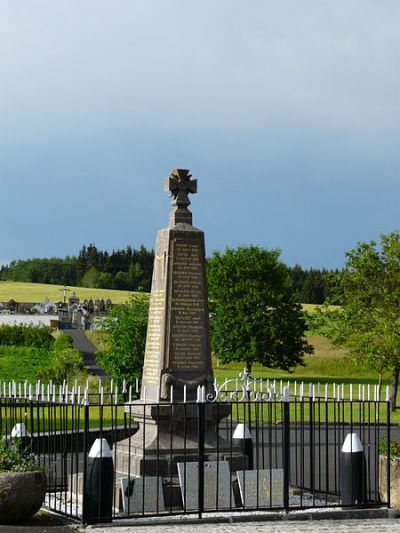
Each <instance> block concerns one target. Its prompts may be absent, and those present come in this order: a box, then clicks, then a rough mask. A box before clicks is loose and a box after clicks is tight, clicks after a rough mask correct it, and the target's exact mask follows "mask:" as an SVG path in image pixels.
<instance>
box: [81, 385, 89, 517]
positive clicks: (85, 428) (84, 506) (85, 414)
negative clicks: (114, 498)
mask: <svg viewBox="0 0 400 533" xmlns="http://www.w3.org/2000/svg"><path fill="white" fill-rule="evenodd" d="M88 398H89V396H88V393H87V390H85V399H84V406H83V480H82V524H86V523H87V514H88V513H87V501H86V497H85V492H86V491H85V487H86V483H87V463H88V451H89V400H88Z"/></svg>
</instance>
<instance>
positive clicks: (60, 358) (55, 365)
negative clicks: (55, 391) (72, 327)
mask: <svg viewBox="0 0 400 533" xmlns="http://www.w3.org/2000/svg"><path fill="white" fill-rule="evenodd" d="M54 354H55V355H54V358H53V361H52V363H51V364H50V365H49V366H47V367H45V368H41V369H40V370H38V371H37V373H36V378H37V379H41V380H43V381H50V380H52V381H53V382H54V383H62V382H63V380H64V379H65V380H71V379H72V378H75V377H77V376H78V375H79V374H81V373H82V372H83V370H84V362H83V358H82V355H81V353H80V352H79V351H78V350H75V349H74V348H72V338H71V337H70V336H69V335H66V334H64V333H63V334H61V335H60V336H59V337H58V338H57V339H56V341H55V342H54Z"/></svg>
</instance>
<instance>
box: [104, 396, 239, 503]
mask: <svg viewBox="0 0 400 533" xmlns="http://www.w3.org/2000/svg"><path fill="white" fill-rule="evenodd" d="M202 407H203V408H204V422H203V424H202V426H201V427H199V422H198V421H199V404H184V403H181V404H168V403H158V404H151V405H149V404H144V403H142V402H141V401H138V402H133V403H131V404H126V405H125V412H126V413H127V414H129V415H130V416H132V417H133V418H134V419H135V422H138V423H139V431H138V432H137V433H136V434H135V435H134V436H133V437H131V438H129V439H125V440H123V441H120V442H118V443H117V444H116V446H115V447H114V462H115V469H116V473H117V475H121V474H122V475H126V476H128V475H129V476H156V477H161V478H162V480H163V487H164V494H166V495H167V494H169V495H170V496H169V497H168V498H166V499H167V500H169V502H168V501H166V505H170V504H172V505H173V506H175V505H181V503H180V502H179V499H180V490H179V481H178V470H177V463H193V462H196V463H197V462H198V461H199V438H198V436H199V430H200V431H202V432H203V435H204V455H203V460H204V461H227V462H228V463H229V465H230V469H231V472H235V471H237V470H244V469H247V468H248V461H247V457H246V456H245V455H244V454H243V452H242V451H241V449H240V447H239V446H236V445H235V444H234V443H233V442H232V441H228V440H226V439H224V438H223V437H221V435H220V432H219V431H218V427H219V424H220V423H221V421H222V420H223V419H224V418H226V417H227V416H229V414H230V410H231V406H230V405H229V404H225V403H208V404H203V406H202Z"/></svg>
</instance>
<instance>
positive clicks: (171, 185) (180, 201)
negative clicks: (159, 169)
mask: <svg viewBox="0 0 400 533" xmlns="http://www.w3.org/2000/svg"><path fill="white" fill-rule="evenodd" d="M191 177H192V176H191V174H189V170H186V169H182V168H177V169H176V170H174V171H173V172H172V173H171V175H170V176H169V177H168V178H166V179H165V191H169V192H170V193H171V197H172V202H171V204H172V206H173V210H172V213H171V215H170V225H171V226H174V225H175V224H178V223H180V222H186V223H187V224H191V223H192V213H191V212H190V211H189V209H188V207H189V205H190V200H189V194H190V193H192V194H195V193H196V192H197V180H192V179H191Z"/></svg>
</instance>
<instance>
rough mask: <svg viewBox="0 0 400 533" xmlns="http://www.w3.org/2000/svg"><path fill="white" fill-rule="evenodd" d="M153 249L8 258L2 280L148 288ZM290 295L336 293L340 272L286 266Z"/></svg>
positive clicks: (308, 297) (90, 248)
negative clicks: (49, 256) (12, 259)
mask: <svg viewBox="0 0 400 533" xmlns="http://www.w3.org/2000/svg"><path fill="white" fill-rule="evenodd" d="M153 260H154V251H153V250H148V249H146V248H145V247H144V246H141V247H140V248H138V249H135V248H132V247H131V246H127V247H126V248H123V249H121V250H113V251H112V252H111V253H109V252H107V251H103V250H99V249H98V248H97V247H96V246H95V245H94V244H89V245H87V246H82V248H81V249H80V250H79V253H78V255H77V256H67V257H65V258H63V259H62V258H58V257H51V258H33V259H21V260H17V261H11V263H10V264H9V265H3V266H2V267H1V269H0V279H1V280H3V281H23V282H30V283H50V284H54V285H71V286H80V287H93V288H99V289H121V290H129V291H143V292H150V289H151V278H152V274H153ZM286 269H287V274H288V279H289V282H290V284H291V289H290V290H291V291H292V293H293V298H294V300H295V301H297V302H299V303H311V304H322V303H323V302H324V301H325V300H326V299H327V298H329V300H330V301H331V302H333V303H340V302H339V301H337V300H338V297H337V295H336V287H337V279H338V277H340V274H341V272H340V271H338V270H336V271H333V270H327V269H316V268H311V269H303V268H302V267H301V266H300V265H295V266H294V267H286Z"/></svg>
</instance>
